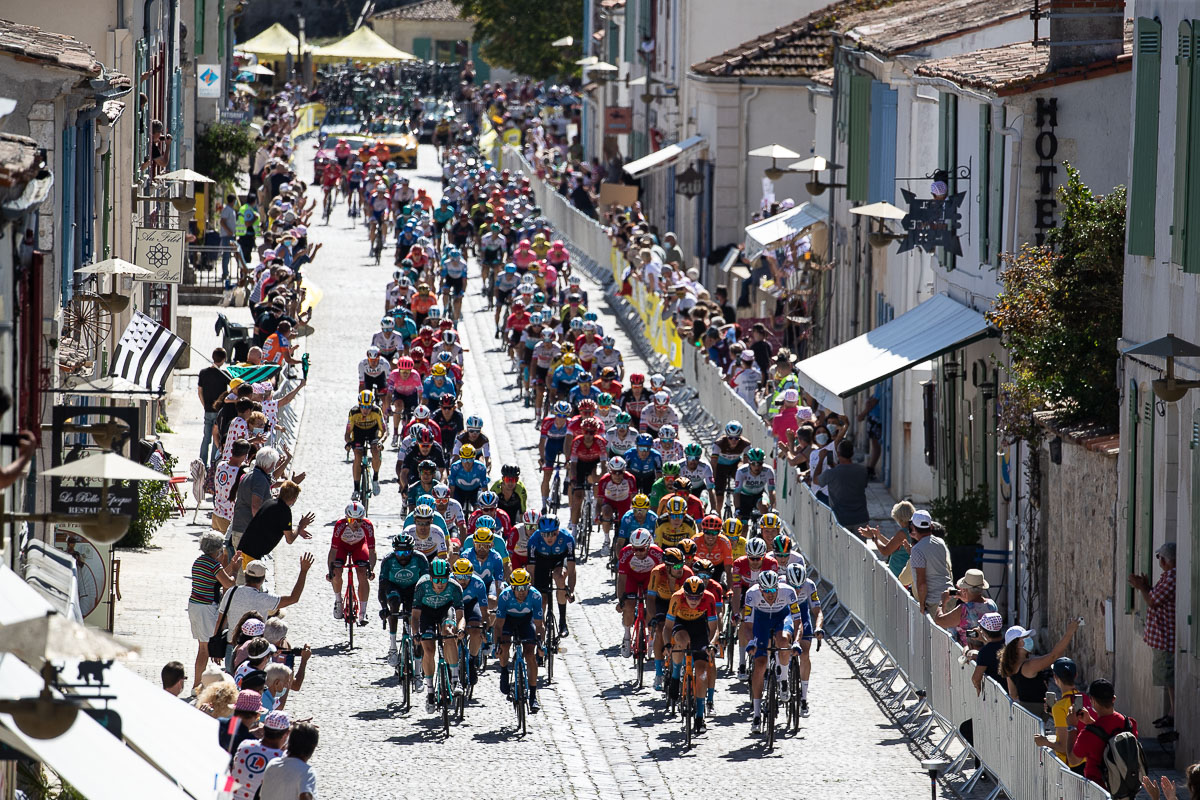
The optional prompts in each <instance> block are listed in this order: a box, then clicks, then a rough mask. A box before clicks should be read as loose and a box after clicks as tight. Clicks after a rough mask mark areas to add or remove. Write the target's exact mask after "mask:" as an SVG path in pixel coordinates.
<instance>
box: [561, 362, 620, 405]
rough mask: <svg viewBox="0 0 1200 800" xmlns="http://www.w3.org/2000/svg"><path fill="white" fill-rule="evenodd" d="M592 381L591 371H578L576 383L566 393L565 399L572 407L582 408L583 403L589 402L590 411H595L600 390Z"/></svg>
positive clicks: (593, 379)
mask: <svg viewBox="0 0 1200 800" xmlns="http://www.w3.org/2000/svg"><path fill="white" fill-rule="evenodd" d="M594 381H595V378H594V377H593V376H592V373H590V372H587V371H584V372H581V373H579V381H578V383H576V384H575V387H574V388H573V389H571V392H570V394H569V395H567V400H569V401H570V403H571V406H572V407H573V408H576V409H580V410H582V406H583V404H584V403H590V404H591V408H592V411H593V412H595V410H596V407H597V406H598V405H599V402H598V401H599V400H600V395H601V392H600V390H599V389H597V388H596V387H595V385H594ZM610 399H611V398H610Z"/></svg>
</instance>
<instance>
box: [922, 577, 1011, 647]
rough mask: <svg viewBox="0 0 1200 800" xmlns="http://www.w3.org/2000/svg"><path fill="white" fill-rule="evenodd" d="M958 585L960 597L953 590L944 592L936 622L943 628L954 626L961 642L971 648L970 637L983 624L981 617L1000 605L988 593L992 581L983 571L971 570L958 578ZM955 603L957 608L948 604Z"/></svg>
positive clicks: (992, 611)
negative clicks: (988, 579) (985, 594)
mask: <svg viewBox="0 0 1200 800" xmlns="http://www.w3.org/2000/svg"><path fill="white" fill-rule="evenodd" d="M955 587H956V588H957V589H958V593H957V598H955V597H954V595H952V594H951V591H950V590H949V589H946V590H945V591H944V592H942V604H941V610H940V611H938V612H936V613H935V614H934V617H933V621H934V622H936V623H937V624H938V625H939V626H940V627H943V628H952V629H954V634H955V637H956V638H957V639H958V643H959V644H961V645H962V646H963V647H970V646H971V642H970V640H969V637H970V635H971V632H972V631H974V630H975V629H976V628H978V627H979V619H980V617H982V616H983V615H984V614H990V613H995V612H997V611H999V610H1000V609H999V608H997V607H996V602H995V601H994V600H992V599H990V598H988V597H986V596H984V592H985V591H987V589H988V582H987V578H985V577H984V576H983V570H980V569H969V570H967V572H966V574H965V575H963V576H962V577H961V578H959V579H958V583H957V584H955ZM952 602H953V603H954V605H953V607H948V606H950V604H951V603H952Z"/></svg>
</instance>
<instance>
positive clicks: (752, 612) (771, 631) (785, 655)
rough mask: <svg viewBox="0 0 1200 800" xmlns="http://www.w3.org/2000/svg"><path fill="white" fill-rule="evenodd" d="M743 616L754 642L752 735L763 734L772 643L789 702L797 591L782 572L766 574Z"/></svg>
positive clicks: (781, 685) (751, 648)
mask: <svg viewBox="0 0 1200 800" xmlns="http://www.w3.org/2000/svg"><path fill="white" fill-rule="evenodd" d="M754 541H762V540H761V539H755V540H754ZM742 616H743V617H745V618H746V619H747V620H748V621H749V624H750V627H751V631H752V635H753V641H752V642H751V643H750V644H749V646H748V647H747V650H748V651H751V652H753V653H754V677H753V679H752V680H751V681H750V696H751V698H753V701H754V706H753V712H752V713H753V717H754V719H753V721H752V722H751V724H750V732H751V733H761V732H762V688H763V676H764V675H765V674H766V671H767V656H768V653H767V648H768V647H769V646H770V644H771V641H772V640H774V642H775V646H776V647H778V648H779V664H778V665H777V670H778V671H777V673H776V676H777V677H778V678H779V693H780V695H781V696H782V699H783V700H784V701H785V702H786V701H787V699H788V694H789V687H788V682H787V671H788V663H789V662H790V661H791V655H792V634H793V632H794V630H795V621H796V619H797V618H798V617H800V616H801V612H800V602H799V598H798V597H797V596H796V590H795V589H793V588H792V587H791V586H789V585H787V584H786V583H783V582H782V581H780V580H779V573H778V572H775V571H774V570H765V571H763V573H762V574H761V575H759V576H758V581H757V583H756V584H755V585H754V586H753V587H752V588H751V589H750V591H749V592H747V593H746V600H745V604H744V606H743V608H742Z"/></svg>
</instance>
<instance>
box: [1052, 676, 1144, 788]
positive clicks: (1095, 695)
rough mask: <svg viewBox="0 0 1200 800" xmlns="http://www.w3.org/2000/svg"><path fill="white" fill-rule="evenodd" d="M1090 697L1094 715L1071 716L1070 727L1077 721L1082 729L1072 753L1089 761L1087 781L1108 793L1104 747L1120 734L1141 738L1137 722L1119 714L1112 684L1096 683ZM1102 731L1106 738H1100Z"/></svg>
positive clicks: (1086, 772)
mask: <svg viewBox="0 0 1200 800" xmlns="http://www.w3.org/2000/svg"><path fill="white" fill-rule="evenodd" d="M1088 697H1090V698H1091V700H1092V707H1093V709H1094V713H1093V712H1092V711H1088V709H1087V708H1084V709H1083V710H1082V711H1080V712H1079V714H1077V715H1076V714H1074V713H1073V712H1072V713H1071V714H1068V716H1067V722H1068V723H1070V722H1071V718H1072V717H1077V720H1076V724H1077V725H1078V727H1079V735H1078V736H1076V737H1075V746H1074V748H1072V751H1071V752H1073V753H1074V754H1075V755H1076V756H1077V757H1079V758H1082V759H1085V763H1084V765H1083V777H1085V778H1087V779H1088V780H1089V781H1092V782H1093V783H1097V784H1099V785H1100V786H1102V787H1104V789H1105V790H1106V791H1107V790H1108V789H1109V786H1108V780H1107V776H1106V775H1105V770H1104V747H1105V745H1107V744H1108V739H1109V738H1111V737H1112V736H1113V735H1115V734H1117V733H1119V732H1120V731H1123V730H1129V731H1132V733H1133V735H1134V736H1137V731H1138V728H1137V720H1135V719H1134V718H1133V717H1127V716H1125V715H1124V714H1118V713H1117V711H1116V708H1115V705H1116V700H1117V693H1116V692H1115V691H1114V690H1113V685H1112V683H1111V682H1109V681H1107V680H1105V679H1104V678H1100V679H1098V680H1094V681H1092V683H1091V685H1090V686H1088ZM1100 731H1102V732H1103V733H1104V734H1105V735H1104V736H1100V735H1099V732H1100Z"/></svg>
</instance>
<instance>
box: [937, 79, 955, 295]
mask: <svg viewBox="0 0 1200 800" xmlns="http://www.w3.org/2000/svg"><path fill="white" fill-rule="evenodd" d="M957 165H958V95H956V94H951V93H950V92H941V93H940V96H939V97H938V166H939V167H941V168H942V169H944V170H946V172H948V173H949V174H950V179H949V180H948V181H947V182H946V183H947V186H948V187H949V189H950V194H954V193H955V192H957V191H958V181H957V180H956V179H955V175H956V174H957V172H958V170H957ZM938 261H939V262H940V263H941V265H942V267H943V268H944V269H945V270H946V271H947V272H949V271H950V270H952V269H954V268H955V266H957V263H958V259H957V256H955V255H954V253H951V252H947V250H946V248H944V247H939V248H938Z"/></svg>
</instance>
